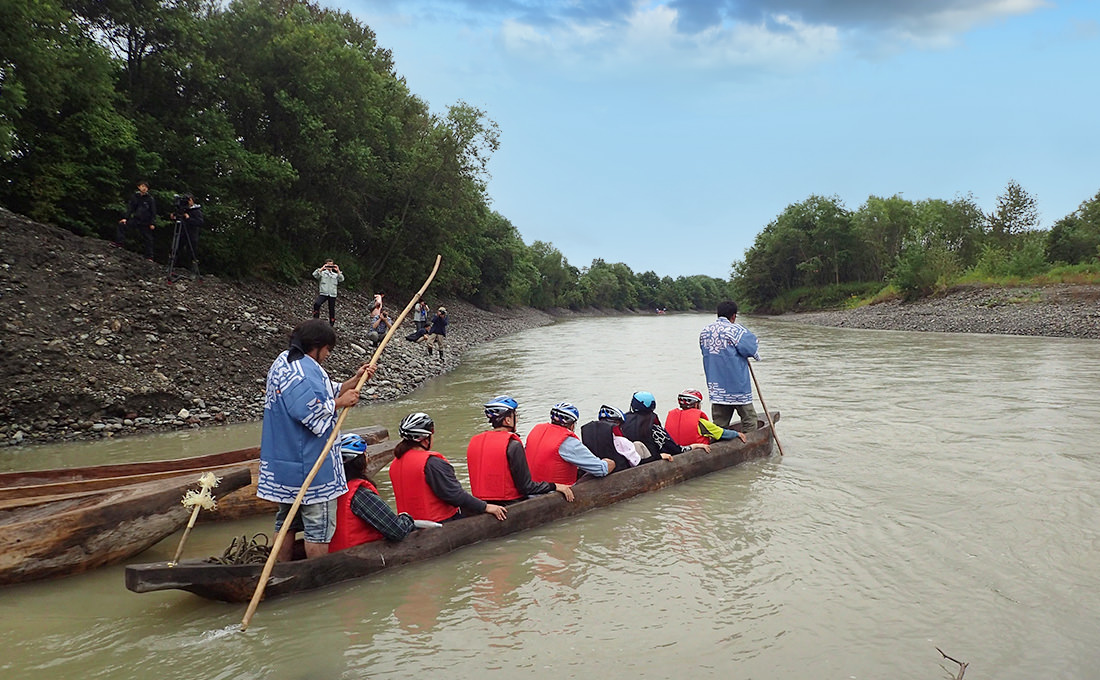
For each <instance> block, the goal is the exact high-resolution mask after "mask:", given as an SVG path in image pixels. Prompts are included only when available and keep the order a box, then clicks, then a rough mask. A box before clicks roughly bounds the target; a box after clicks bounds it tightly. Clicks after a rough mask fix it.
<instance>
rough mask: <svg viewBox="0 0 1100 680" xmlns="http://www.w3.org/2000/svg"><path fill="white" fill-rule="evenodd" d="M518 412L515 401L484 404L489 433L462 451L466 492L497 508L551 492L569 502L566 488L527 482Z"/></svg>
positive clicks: (504, 398) (570, 492)
mask: <svg viewBox="0 0 1100 680" xmlns="http://www.w3.org/2000/svg"><path fill="white" fill-rule="evenodd" d="M518 408H519V404H518V403H517V402H516V400H515V399H513V398H511V397H508V396H500V397H497V398H495V399H493V400H492V401H490V402H489V403H487V404H485V417H486V418H488V419H489V424H490V425H492V427H493V429H491V430H489V431H488V432H482V433H481V434H478V435H474V437H473V439H471V440H470V444H469V445H468V446H467V447H466V467H467V469H468V470H469V472H470V492H471V493H473V495H475V496H477V497H478V498H481V499H483V500H487V501H492V502H494V503H499V504H501V505H507V504H509V503H515V502H516V501H521V500H523V499H525V498H527V497H528V496H537V495H540V494H544V493H551V492H552V491H560V492H561V494H562V495H563V496H565V500H567V501H569V502H572V501H573V489H571V488H569V485H567V484H555V483H553V482H534V481H532V480H531V469H530V468H528V467H527V454H526V452H525V451H524V450H523V441H522V440H521V439H520V438H519V435H518V434H516V417H517V414H516V410H517V409H518Z"/></svg>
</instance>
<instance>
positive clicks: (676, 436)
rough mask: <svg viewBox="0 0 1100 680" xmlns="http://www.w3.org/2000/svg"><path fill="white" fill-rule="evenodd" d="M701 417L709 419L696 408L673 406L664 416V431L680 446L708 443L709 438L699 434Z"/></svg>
mask: <svg viewBox="0 0 1100 680" xmlns="http://www.w3.org/2000/svg"><path fill="white" fill-rule="evenodd" d="M701 419H705V420H710V418H707V414H705V413H703V412H702V411H701V410H699V409H697V408H686V409H685V408H674V409H672V410H671V411H669V412H668V415H667V416H665V431H666V432H668V433H669V434H670V435H672V441H674V442H676V443H677V444H679V445H680V446H691V445H692V444H709V443H710V438H709V437H704V436H703V435H701V434H699V421H700V420H701Z"/></svg>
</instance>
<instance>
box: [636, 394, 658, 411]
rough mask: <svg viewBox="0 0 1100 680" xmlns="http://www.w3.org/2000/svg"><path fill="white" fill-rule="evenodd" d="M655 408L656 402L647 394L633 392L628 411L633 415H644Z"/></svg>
mask: <svg viewBox="0 0 1100 680" xmlns="http://www.w3.org/2000/svg"><path fill="white" fill-rule="evenodd" d="M655 408H657V400H656V399H654V398H653V395H652V394H650V393H649V392H635V393H634V396H633V397H631V398H630V410H631V411H634V412H635V413H644V412H645V411H652V410H653V409H655Z"/></svg>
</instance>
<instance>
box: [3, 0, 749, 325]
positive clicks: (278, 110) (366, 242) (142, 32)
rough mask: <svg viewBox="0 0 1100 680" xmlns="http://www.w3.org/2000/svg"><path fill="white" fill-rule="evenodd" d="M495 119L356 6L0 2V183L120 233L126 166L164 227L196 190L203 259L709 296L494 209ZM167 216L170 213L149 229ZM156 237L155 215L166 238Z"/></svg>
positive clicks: (393, 279)
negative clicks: (425, 72) (432, 76)
mask: <svg viewBox="0 0 1100 680" xmlns="http://www.w3.org/2000/svg"><path fill="white" fill-rule="evenodd" d="M498 144H499V130H498V128H497V125H496V123H494V122H493V121H492V120H490V119H489V118H488V117H487V115H486V114H485V112H483V111H480V110H478V109H477V108H475V107H472V106H469V105H467V104H465V103H463V102H458V103H457V104H455V105H453V106H450V107H449V108H448V109H447V111H446V113H445V114H442V115H440V114H435V113H433V112H432V111H430V110H429V107H428V106H427V104H426V103H425V102H424V101H422V100H421V99H419V98H418V97H416V96H415V95H414V94H413V93H411V92H410V91H409V89H408V87H407V86H406V84H405V81H404V80H403V79H402V78H400V77H399V76H398V75H397V73H396V71H395V67H394V62H393V59H392V55H391V54H390V52H389V51H388V50H386V49H384V48H382V47H380V46H379V45H378V44H377V41H376V39H375V35H374V33H373V32H372V31H371V30H370V28H368V27H366V26H364V25H362V24H360V23H358V22H357V21H356V20H355V19H354V18H353V17H352V16H351V15H349V14H347V13H344V12H338V11H332V10H328V9H324V8H322V7H320V6H318V5H317V4H314V3H312V2H306V1H303V0H233V1H232V2H228V3H226V2H218V1H214V0H28V1H25V2H7V3H3V4H2V5H0V176H2V177H3V178H4V180H3V181H2V182H0V203H3V204H4V205H5V206H6V207H8V208H9V209H11V210H14V211H16V212H20V213H23V214H25V215H27V216H29V217H32V218H34V219H37V220H40V221H48V222H53V223H56V224H59V225H62V226H64V227H66V228H68V229H71V230H72V231H75V232H77V233H83V234H98V235H99V236H102V237H105V238H113V236H114V224H115V223H116V222H117V220H118V218H119V217H120V216H121V213H122V212H123V210H124V206H125V201H126V198H127V197H128V194H129V193H130V192H132V191H133V188H134V185H135V184H136V182H137V181H138V180H139V179H148V180H149V182H150V185H151V188H152V193H153V194H154V196H155V198H156V199H157V203H158V208H159V213H160V226H161V228H162V229H163V228H168V227H170V222H169V221H168V219H167V218H168V214H169V212H170V211H171V205H172V198H173V195H174V194H177V193H184V192H192V193H194V194H195V195H196V198H197V200H198V201H199V202H200V203H202V204H203V205H204V208H205V213H206V219H207V223H208V227H207V228H206V229H204V230H203V232H202V238H201V244H200V245H201V250H202V252H203V260H204V261H203V263H202V266H203V268H204V269H205V270H207V271H211V272H215V273H219V274H223V275H229V276H236V277H246V276H258V277H268V278H278V279H293V278H297V277H300V276H302V275H303V273H308V272H309V271H312V269H313V268H314V267H315V266H316V265H317V264H318V263H319V262H321V261H322V259H323V258H324V257H334V258H338V262H340V263H341V265H342V267H343V269H344V271H345V273H346V274H347V275H348V279H349V280H348V281H347V285H359V286H369V287H370V288H371V289H373V290H391V291H401V290H410V289H413V288H415V287H416V286H417V285H418V284H419V282H420V281H421V280H422V279H423V276H424V274H425V273H426V271H427V269H428V268H429V266H430V263H431V261H432V259H434V255H435V254H436V253H441V254H442V255H443V262H444V266H443V268H442V269H441V271H440V274H439V276H438V277H437V279H436V283H435V287H434V290H435V291H436V292H437V293H441V294H454V295H461V296H464V297H467V298H469V299H472V300H474V301H476V302H480V303H482V304H507V305H534V306H539V307H551V306H572V307H582V306H591V305H598V306H607V307H616V308H626V307H656V306H661V307H669V308H673V309H690V308H697V307H698V308H707V309H712V308H713V307H714V305H715V304H716V303H717V301H718V300H719V299H720V298H721V297H723V296H725V295H727V294H728V290H726V288H727V286H728V283H726V282H723V281H720V280H717V279H712V278H709V277H686V278H685V277H682V278H680V279H677V280H675V281H673V280H672V279H669V278H665V279H658V278H657V276H656V275H655V274H653V273H652V272H648V273H646V274H644V275H641V276H637V275H635V274H634V273H633V272H632V271H631V270H630V268H629V267H627V266H626V265H625V264H621V263H616V264H607V263H605V262H603V261H602V260H597V261H596V262H593V263H592V266H591V267H588V268H584V269H577V268H576V267H573V266H571V265H570V264H569V263H568V262H567V261H566V259H565V258H564V257H563V256H562V254H561V253H560V252H559V251H558V250H557V249H556V248H554V247H553V246H552V245H550V244H546V243H538V242H536V243H534V244H532V245H531V246H528V245H526V244H525V243H524V242H523V240H522V238H521V237H520V235H519V232H518V231H517V230H516V228H515V227H514V226H513V225H512V224H511V222H509V221H508V219H507V218H505V217H504V216H502V215H500V214H498V213H496V212H494V211H492V210H491V209H490V208H489V200H488V197H487V195H486V178H487V174H486V164H487V162H488V160H489V158H490V156H491V154H492V153H493V152H494V151H496V149H497V147H498ZM161 233H162V234H163V232H161ZM168 240H169V239H168V238H167V237H165V236H160V237H159V238H158V239H157V241H158V248H159V250H160V252H159V254H158V257H164V256H165V255H166V253H165V251H166V250H167V249H168V243H167V241H168Z"/></svg>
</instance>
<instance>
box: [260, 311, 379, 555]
mask: <svg viewBox="0 0 1100 680" xmlns="http://www.w3.org/2000/svg"><path fill="white" fill-rule="evenodd" d="M334 347H336V331H334V330H333V329H332V326H330V325H329V324H327V323H325V322H324V321H321V320H320V319H310V320H309V321H305V322H303V323H300V324H298V326H297V327H296V328H295V329H294V331H293V332H292V333H291V335H290V349H288V350H286V351H285V352H283V353H282V354H280V355H279V356H278V357H277V358H276V359H275V362H274V363H272V364H271V369H270V370H269V371H268V373H267V391H266V395H265V397H264V421H263V433H262V434H261V437H260V475H259V481H258V482H257V489H256V495H257V496H259V497H260V498H263V499H265V500H269V501H273V502H275V503H278V505H279V509H278V511H277V512H276V514H275V530H276V531H279V530H280V529H282V526H283V522H284V521H285V520H286V517H287V515H288V514H289V512H290V507H291V505H293V503H294V499H295V498H296V497H297V496H298V492H299V490H301V488H302V484H303V483H304V482H305V480H306V476H307V475H308V474H309V471H310V470H311V469H313V465H314V463H316V461H317V458H318V457H319V456H320V455H321V452H322V451H321V450H322V448H323V447H324V445H325V443H326V442H328V438H329V436H330V435H331V434H332V429H333V428H334V427H335V426H336V417H337V415H336V414H337V411H339V410H340V409H343V408H345V407H348V406H354V405H355V404H357V403H358V402H359V392H358V391H357V390H356V389H355V386H356V384H357V383H358V381H359V380H360V378H361V377H362V376H363V375H364V374H366V375H367V377H368V378H369V377H370V376H372V375H374V367H373V366H371V365H370V364H363V365H362V366H360V367H359V370H357V371H356V372H355V375H354V376H353V377H352V378H350V379H348V380H346V381H345V382H343V383H337V382H333V381H332V380H330V379H329V377H328V373H326V372H325V369H323V368H321V364H323V363H324V362H325V359H327V358H328V356H329V354H331V353H332V350H333V348H334ZM347 490H348V485H347V480H346V479H345V478H344V465H343V463H342V462H341V459H340V450H339V446H338V445H337V444H336V442H335V441H334V442H333V445H332V447H331V448H330V449H329V450H328V451H326V452H325V461H324V464H323V465H322V467H321V469H320V471H318V473H317V476H316V477H314V478H313V482H312V483H311V484H310V486H309V488H308V489H307V490H306V493H305V496H303V497H302V504H301V506H300V507H299V508H298V513H297V514H296V515H295V517H294V520H293V523H292V527H294V528H298V527H299V526H300V527H301V530H302V531H304V532H305V544H306V557H320V556H321V555H324V554H326V553H327V552H328V544H329V542H330V541H331V540H332V535H333V532H334V531H335V529H336V499H338V498H339V497H340V496H341V495H343V494H344V492H346V491H347ZM293 548H294V541H293V540H288V541H283V544H282V546H281V548H280V550H279V555H278V560H279V561H280V562H285V561H288V560H290V559H291V557H292V554H293Z"/></svg>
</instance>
